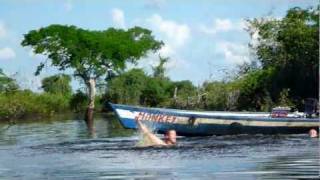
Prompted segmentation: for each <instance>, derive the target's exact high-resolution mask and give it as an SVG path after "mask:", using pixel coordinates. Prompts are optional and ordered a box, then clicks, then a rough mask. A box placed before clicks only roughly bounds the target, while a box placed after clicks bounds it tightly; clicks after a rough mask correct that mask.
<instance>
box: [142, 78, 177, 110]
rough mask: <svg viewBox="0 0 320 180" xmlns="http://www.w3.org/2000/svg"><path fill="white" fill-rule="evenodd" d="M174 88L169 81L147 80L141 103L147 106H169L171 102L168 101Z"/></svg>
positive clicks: (159, 79) (160, 79)
mask: <svg viewBox="0 0 320 180" xmlns="http://www.w3.org/2000/svg"><path fill="white" fill-rule="evenodd" d="M171 88H172V85H171V82H170V80H169V79H166V78H165V79H162V78H153V77H150V78H148V79H147V81H146V84H145V87H144V89H143V90H142V96H141V97H140V101H141V102H142V104H143V105H146V106H153V107H155V106H168V105H169V104H170V102H168V101H166V100H168V99H169V98H171V97H172V96H171V97H170V90H172V89H171Z"/></svg>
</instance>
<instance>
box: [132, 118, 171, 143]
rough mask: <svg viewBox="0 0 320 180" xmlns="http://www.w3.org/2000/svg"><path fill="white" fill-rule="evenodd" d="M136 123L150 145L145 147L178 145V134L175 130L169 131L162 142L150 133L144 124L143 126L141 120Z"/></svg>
mask: <svg viewBox="0 0 320 180" xmlns="http://www.w3.org/2000/svg"><path fill="white" fill-rule="evenodd" d="M136 122H137V125H138V127H139V129H140V130H141V132H142V133H143V136H144V138H146V139H147V140H148V143H147V144H146V145H145V146H172V145H175V144H176V142H177V133H176V131H175V130H168V131H167V132H166V134H165V136H164V137H165V139H164V140H161V139H160V138H158V137H157V136H156V135H154V134H153V133H152V132H150V131H149V129H148V128H147V127H146V126H145V125H144V124H142V122H141V121H140V120H137V121H136Z"/></svg>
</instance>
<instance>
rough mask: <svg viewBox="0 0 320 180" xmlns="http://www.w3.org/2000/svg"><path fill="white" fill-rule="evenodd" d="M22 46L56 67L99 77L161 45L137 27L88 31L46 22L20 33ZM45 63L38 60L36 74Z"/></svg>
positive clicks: (81, 74)
mask: <svg viewBox="0 0 320 180" xmlns="http://www.w3.org/2000/svg"><path fill="white" fill-rule="evenodd" d="M21 44H22V46H31V47H32V48H33V51H34V53H36V54H45V55H47V56H48V58H49V59H50V60H51V65H52V66H56V67H58V68H59V70H65V69H67V68H72V69H74V75H75V76H80V77H81V78H82V79H84V80H87V79H89V78H99V77H100V76H102V75H105V74H106V73H107V72H108V71H110V69H112V70H115V71H122V70H123V69H124V68H125V67H126V62H127V61H129V62H132V63H136V62H137V61H138V60H139V59H140V58H141V57H143V56H145V55H146V54H147V52H148V51H149V50H153V51H156V50H158V49H159V48H160V47H161V46H162V44H163V43H162V42H161V41H157V40H155V39H154V37H153V36H152V34H151V31H150V30H148V29H144V28H141V27H134V28H131V29H128V30H122V29H115V28H109V29H107V30H103V31H91V30H85V29H81V28H78V27H76V26H64V25H50V26H48V27H44V28H40V29H38V30H32V31H30V32H29V33H27V34H25V35H24V40H23V41H22V43H21ZM44 66H45V63H41V64H40V65H39V66H38V68H37V71H36V73H35V74H36V75H38V74H39V73H40V71H41V70H42V69H43V67H44Z"/></svg>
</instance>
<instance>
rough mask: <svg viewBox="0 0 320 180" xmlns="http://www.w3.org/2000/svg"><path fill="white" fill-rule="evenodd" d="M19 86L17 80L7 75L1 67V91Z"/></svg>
mask: <svg viewBox="0 0 320 180" xmlns="http://www.w3.org/2000/svg"><path fill="white" fill-rule="evenodd" d="M18 89H19V86H18V85H17V83H16V81H15V80H14V79H12V78H10V77H8V76H7V75H5V74H4V73H3V71H2V69H0V93H1V92H11V91H15V90H18Z"/></svg>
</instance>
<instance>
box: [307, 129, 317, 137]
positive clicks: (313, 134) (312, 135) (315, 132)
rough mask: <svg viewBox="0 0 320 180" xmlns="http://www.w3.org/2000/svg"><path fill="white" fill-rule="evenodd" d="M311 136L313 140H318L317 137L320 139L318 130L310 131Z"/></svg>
mask: <svg viewBox="0 0 320 180" xmlns="http://www.w3.org/2000/svg"><path fill="white" fill-rule="evenodd" d="M309 136H310V137H311V138H317V137H318V132H317V130H315V129H310V131H309Z"/></svg>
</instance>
